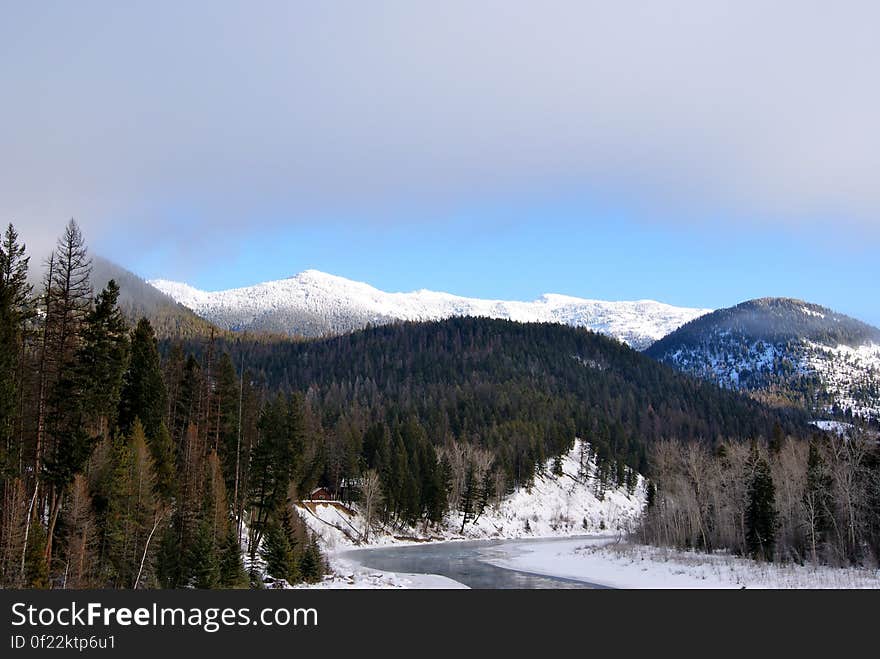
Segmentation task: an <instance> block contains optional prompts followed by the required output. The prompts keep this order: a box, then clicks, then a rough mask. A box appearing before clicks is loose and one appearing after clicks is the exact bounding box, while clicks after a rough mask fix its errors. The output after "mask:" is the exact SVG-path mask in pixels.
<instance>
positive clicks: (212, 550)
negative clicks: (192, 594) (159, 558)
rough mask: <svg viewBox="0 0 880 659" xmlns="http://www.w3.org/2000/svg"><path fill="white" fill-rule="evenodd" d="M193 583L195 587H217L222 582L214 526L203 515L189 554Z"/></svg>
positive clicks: (188, 562) (188, 559) (188, 560)
mask: <svg viewBox="0 0 880 659" xmlns="http://www.w3.org/2000/svg"><path fill="white" fill-rule="evenodd" d="M187 564H188V566H189V572H190V574H191V575H192V585H193V586H194V587H195V588H216V587H217V585H218V584H219V582H220V560H219V556H218V554H217V547H216V545H215V543H214V535H213V526H212V524H211V520H210V519H209V518H208V517H203V518H202V519H201V521H200V522H199V525H198V527H197V530H196V533H195V537H194V538H193V541H192V545H191V546H190V550H189V553H188V556H187Z"/></svg>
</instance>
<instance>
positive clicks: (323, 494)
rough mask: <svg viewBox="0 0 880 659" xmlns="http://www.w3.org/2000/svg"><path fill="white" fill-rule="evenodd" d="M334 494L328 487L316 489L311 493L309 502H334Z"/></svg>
mask: <svg viewBox="0 0 880 659" xmlns="http://www.w3.org/2000/svg"><path fill="white" fill-rule="evenodd" d="M332 500H333V494H332V493H331V492H330V490H328V489H327V488H326V487H316V488H315V489H314V490H312V491H311V492H309V501H332Z"/></svg>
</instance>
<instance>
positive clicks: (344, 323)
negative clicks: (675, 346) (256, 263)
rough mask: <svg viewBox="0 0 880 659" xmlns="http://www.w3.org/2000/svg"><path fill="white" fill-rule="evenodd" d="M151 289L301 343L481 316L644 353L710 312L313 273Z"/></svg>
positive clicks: (221, 320)
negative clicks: (526, 297) (565, 331)
mask: <svg viewBox="0 0 880 659" xmlns="http://www.w3.org/2000/svg"><path fill="white" fill-rule="evenodd" d="M149 283H150V284H152V285H153V286H155V287H156V288H157V289H159V290H160V291H162V292H163V293H165V294H167V295H168V296H170V297H171V298H173V299H174V300H176V301H177V302H179V303H181V304H183V305H184V306H186V307H188V308H190V309H192V310H193V311H194V312H195V313H196V314H198V315H199V316H201V317H203V318H205V319H207V320H209V321H211V322H212V323H214V324H215V325H217V326H219V327H221V328H224V329H231V330H251V331H267V332H282V333H287V334H300V335H304V336H321V335H325V334H334V333H339V332H346V331H350V330H355V329H361V328H363V327H365V326H367V325H380V324H387V323H390V322H394V321H398V320H416V321H422V320H440V319H444V318H450V317H453V316H484V317H490V318H504V319H508V320H515V321H520V322H555V323H563V324H567V325H572V326H575V327H585V328H588V329H591V330H594V331H597V332H601V333H604V334H607V335H610V336H613V337H615V338H617V339H619V340H621V341H624V342H626V343H628V344H629V345H631V346H632V347H634V348H636V349H644V348H645V347H647V346H648V345H650V344H651V343H652V342H654V341H656V340H657V339H659V338H661V337H663V336H665V335H666V334H668V333H669V332H671V331H672V330H674V329H675V328H677V327H679V326H680V325H681V324H683V323H685V322H687V321H689V320H692V319H694V318H696V317H698V316H701V315H703V314H705V313H706V312H708V311H709V310H708V309H691V308H686V307H674V306H671V305H668V304H663V303H661V302H655V301H653V300H638V301H632V302H604V301H600V300H585V299H581V298H576V297H568V296H565V295H555V294H547V295H543V296H542V297H540V298H539V299H537V300H534V301H532V302H517V301H506V300H482V299H477V298H467V297H460V296H457V295H451V294H449V293H439V292H435V291H428V290H420V291H414V292H411V293H387V292H385V291H380V290H378V289H376V288H373V287H372V286H369V285H368V284H364V283H360V282H355V281H351V280H349V279H344V278H342V277H336V276H333V275H328V274H325V273H323V272H318V271H317V270H306V271H305V272H302V273H300V274H298V275H296V276H295V277H291V278H289V279H282V280H279V281H270V282H266V283H263V284H257V285H256V286H249V287H246V288H236V289H232V290H226V291H217V292H207V291H201V290H198V289H196V288H193V287H192V286H189V285H187V284H182V283H178V282H173V281H166V280H162V279H156V280H153V281H150V282H149Z"/></svg>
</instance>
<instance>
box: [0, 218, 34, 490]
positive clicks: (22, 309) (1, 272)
mask: <svg viewBox="0 0 880 659" xmlns="http://www.w3.org/2000/svg"><path fill="white" fill-rule="evenodd" d="M29 260H30V259H29V257H27V256H25V247H24V245H21V244H19V242H18V234H17V233H16V232H15V229H14V228H13V226H12V225H11V224H10V225H9V226H8V227H7V229H6V235H5V236H4V239H3V242H2V245H0V346H2V347H3V348H2V350H0V480H2V481H3V483H4V503H5V504H6V505H8V504H9V501H8V500H7V496H10V495H11V490H7V489H6V487H5V483H6V482H7V478H12V477H13V475H14V474H17V473H18V464H17V462H18V460H19V459H20V452H21V450H22V448H23V447H22V446H21V445H20V442H19V441H18V437H17V434H16V418H17V416H18V414H17V411H18V408H19V400H20V396H21V395H22V391H21V389H22V387H21V378H22V366H23V360H24V338H25V333H26V322H27V321H28V320H29V319H30V318H31V317H32V316H33V305H32V304H31V300H30V296H31V290H32V289H31V286H30V284H28V282H27V271H28V262H29ZM19 423H20V420H19Z"/></svg>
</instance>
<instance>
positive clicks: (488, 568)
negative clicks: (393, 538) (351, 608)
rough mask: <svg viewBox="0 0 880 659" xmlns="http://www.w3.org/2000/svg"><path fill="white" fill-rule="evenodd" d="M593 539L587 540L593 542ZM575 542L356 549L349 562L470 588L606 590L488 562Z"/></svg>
mask: <svg viewBox="0 0 880 659" xmlns="http://www.w3.org/2000/svg"><path fill="white" fill-rule="evenodd" d="M591 537H592V536H583V539H589V538H591ZM571 540H572V538H570V537H569V538H545V539H538V540H523V539H517V540H474V541H468V542H433V543H425V544H421V545H408V546H405V547H379V548H375V549H355V550H351V551H348V552H345V554H344V556H345V558H347V559H349V560H352V561H355V562H357V563H359V564H360V565H363V566H364V567H367V568H371V569H374V570H382V571H384V572H400V573H406V574H439V575H442V576H444V577H448V578H449V579H452V580H454V581H457V582H459V583H461V584H464V585H465V586H468V587H470V588H557V589H560V588H564V589H571V588H605V586H600V585H598V584H592V583H589V582H587V581H581V580H575V579H566V578H564V577H553V576H544V575H540V574H533V573H530V572H524V571H521V570H515V569H510V568H504V567H498V566H496V565H492V564H491V563H489V562H488V561H491V560H493V559H496V558H505V557H510V556H511V555H512V554H513V555H516V553H518V552H519V551H521V550H522V549H524V548H526V549H527V548H528V547H529V546H531V545H534V544H537V543H540V544H547V543H558V542H568V543H570V542H571Z"/></svg>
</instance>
